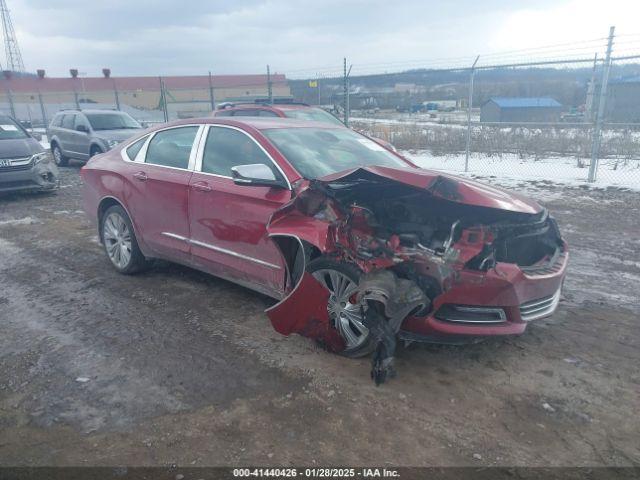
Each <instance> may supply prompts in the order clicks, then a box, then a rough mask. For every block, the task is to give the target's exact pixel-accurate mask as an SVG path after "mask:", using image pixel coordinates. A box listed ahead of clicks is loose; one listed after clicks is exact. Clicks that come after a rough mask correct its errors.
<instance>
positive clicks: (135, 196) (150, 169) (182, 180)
mask: <svg viewBox="0 0 640 480" xmlns="http://www.w3.org/2000/svg"><path fill="white" fill-rule="evenodd" d="M199 128H200V127H198V126H184V127H174V128H169V129H166V130H160V131H158V132H156V133H155V134H154V135H153V137H152V138H151V140H150V141H149V143H148V144H147V145H146V147H144V148H143V149H144V150H145V151H141V152H140V154H139V157H141V158H143V159H144V162H138V161H136V162H127V169H126V170H127V175H128V176H129V178H128V182H127V183H128V185H129V192H127V197H128V198H127V203H128V205H129V208H130V209H131V210H132V211H131V212H130V213H131V215H132V216H133V217H134V218H135V221H136V225H137V228H138V230H139V232H140V233H141V235H142V236H143V239H144V241H145V243H146V244H147V246H148V247H149V248H151V249H152V250H153V251H154V252H155V253H156V254H157V255H158V256H160V257H163V258H167V259H176V260H182V261H188V260H189V250H190V249H189V218H188V214H189V212H188V192H189V180H190V179H191V175H192V173H193V171H192V169H193V164H194V159H195V150H196V147H195V146H194V144H195V139H196V138H197V137H198V135H197V134H198V129H199Z"/></svg>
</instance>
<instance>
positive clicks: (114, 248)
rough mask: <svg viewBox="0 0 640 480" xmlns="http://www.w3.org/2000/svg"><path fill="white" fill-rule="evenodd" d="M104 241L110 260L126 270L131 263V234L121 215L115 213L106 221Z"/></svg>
mask: <svg viewBox="0 0 640 480" xmlns="http://www.w3.org/2000/svg"><path fill="white" fill-rule="evenodd" d="M102 239H103V241H104V246H105V249H106V250H107V255H108V256H109V259H110V260H111V261H112V262H113V264H114V265H115V266H116V267H118V268H120V269H125V268H126V267H127V265H128V264H129V262H130V261H131V232H130V230H129V227H128V225H127V223H126V222H125V220H124V218H122V216H121V215H120V214H118V213H115V212H113V213H110V214H109V215H108V216H107V218H105V219H104V223H103V227H102Z"/></svg>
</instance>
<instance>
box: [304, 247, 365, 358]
mask: <svg viewBox="0 0 640 480" xmlns="http://www.w3.org/2000/svg"><path fill="white" fill-rule="evenodd" d="M306 270H307V272H309V273H310V274H312V275H313V276H314V278H315V279H316V280H318V281H319V282H320V283H321V284H322V285H323V286H324V287H325V288H327V289H328V290H329V292H331V297H330V298H329V303H328V305H327V310H328V311H329V318H330V320H331V322H332V325H333V326H334V328H336V330H337V331H338V333H339V334H340V336H341V337H342V339H343V340H344V341H345V344H346V348H345V349H344V350H343V351H342V352H340V353H341V355H344V356H345V357H350V358H358V357H364V356H366V355H369V354H370V353H371V352H372V351H373V350H374V349H375V347H376V344H375V341H374V340H373V335H371V334H370V333H369V330H368V329H367V328H366V327H365V326H364V325H362V324H361V321H360V320H358V319H360V318H361V316H360V307H359V306H356V305H355V304H353V303H351V302H350V299H351V297H352V295H353V294H354V293H355V291H356V289H355V287H357V285H358V283H359V281H360V275H361V274H362V272H361V271H360V270H359V269H358V268H357V267H356V266H355V265H352V264H349V263H343V262H336V261H335V260H332V259H329V258H326V257H319V258H316V259H315V260H312V261H311V262H309V264H308V265H307V269H306ZM345 279H346V280H348V281H349V282H350V284H347V285H346V286H345V285H344V284H343V283H342V282H344V281H345ZM333 283H336V284H337V286H338V288H339V289H341V290H342V291H343V292H344V293H343V294H342V298H336V297H335V295H334V288H333V285H332V284H333ZM345 304H346V308H345ZM348 305H353V308H352V309H349V307H348Z"/></svg>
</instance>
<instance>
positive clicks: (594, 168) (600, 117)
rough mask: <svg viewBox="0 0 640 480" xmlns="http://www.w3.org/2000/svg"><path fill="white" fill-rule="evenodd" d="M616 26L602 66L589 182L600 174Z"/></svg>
mask: <svg viewBox="0 0 640 480" xmlns="http://www.w3.org/2000/svg"><path fill="white" fill-rule="evenodd" d="M615 29H616V27H611V28H610V29H609V41H608V42H607V56H606V57H605V60H604V66H603V68H602V81H601V82H600V98H599V100H598V111H597V112H596V121H595V126H594V129H593V138H592V139H591V165H589V178H588V181H589V182H595V181H596V176H597V174H598V160H599V158H600V140H601V138H602V123H603V121H604V113H605V111H604V110H605V106H606V104H607V84H608V83H609V71H610V70H611V51H612V50H613V36H614V33H615Z"/></svg>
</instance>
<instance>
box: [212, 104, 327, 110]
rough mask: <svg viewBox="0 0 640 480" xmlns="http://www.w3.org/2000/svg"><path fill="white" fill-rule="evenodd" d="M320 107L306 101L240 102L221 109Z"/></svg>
mask: <svg viewBox="0 0 640 480" xmlns="http://www.w3.org/2000/svg"><path fill="white" fill-rule="evenodd" d="M317 108H318V107H314V106H313V105H306V104H304V103H282V104H271V103H239V104H237V105H234V106H232V107H226V108H221V109H220V110H216V111H221V112H224V111H225V110H308V109H317Z"/></svg>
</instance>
